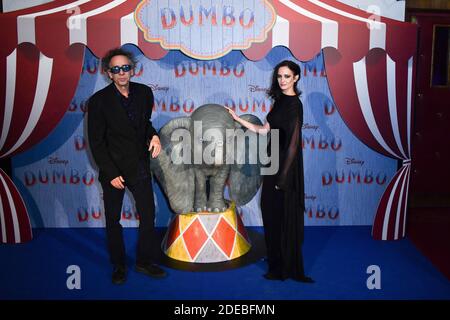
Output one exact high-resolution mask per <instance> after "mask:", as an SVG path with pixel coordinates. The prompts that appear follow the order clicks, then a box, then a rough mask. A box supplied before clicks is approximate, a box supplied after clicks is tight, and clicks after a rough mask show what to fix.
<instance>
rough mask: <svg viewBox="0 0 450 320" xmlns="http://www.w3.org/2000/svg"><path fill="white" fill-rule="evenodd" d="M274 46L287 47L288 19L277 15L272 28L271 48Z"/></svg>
mask: <svg viewBox="0 0 450 320" xmlns="http://www.w3.org/2000/svg"><path fill="white" fill-rule="evenodd" d="M275 46H285V47H287V48H289V21H288V20H286V19H284V18H282V17H280V16H278V15H277V18H276V20H275V25H274V26H273V28H272V48H273V47H275Z"/></svg>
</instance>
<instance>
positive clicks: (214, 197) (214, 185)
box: [208, 166, 230, 212]
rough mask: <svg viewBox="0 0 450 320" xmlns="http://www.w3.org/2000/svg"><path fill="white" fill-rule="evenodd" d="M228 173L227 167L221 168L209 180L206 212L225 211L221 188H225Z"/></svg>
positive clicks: (225, 206) (228, 168)
mask: <svg viewBox="0 0 450 320" xmlns="http://www.w3.org/2000/svg"><path fill="white" fill-rule="evenodd" d="M229 171H230V167H229V166H223V168H221V169H220V170H219V171H218V172H217V174H215V175H213V176H212V177H211V178H210V191H209V201H208V211H213V212H222V211H225V210H226V209H227V205H226V204H225V201H224V199H223V188H224V187H225V182H226V180H227V177H228V173H229Z"/></svg>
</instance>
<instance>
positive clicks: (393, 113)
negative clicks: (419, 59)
mask: <svg viewBox="0 0 450 320" xmlns="http://www.w3.org/2000/svg"><path fill="white" fill-rule="evenodd" d="M386 56H387V59H386V72H387V88H388V104H389V116H390V118H391V125H392V131H393V133H394V137H395V142H396V143H397V147H398V150H400V152H401V153H402V155H403V159H406V158H407V156H406V154H405V150H404V149H403V145H402V141H401V139H400V129H399V128H398V114H397V82H396V81H395V79H396V76H395V62H394V61H393V60H392V59H391V57H389V55H388V54H386Z"/></svg>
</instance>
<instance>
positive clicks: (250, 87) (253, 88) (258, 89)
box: [248, 84, 269, 92]
mask: <svg viewBox="0 0 450 320" xmlns="http://www.w3.org/2000/svg"><path fill="white" fill-rule="evenodd" d="M248 90H249V91H250V92H268V91H269V90H268V89H267V88H262V87H260V86H258V85H254V84H249V85H248Z"/></svg>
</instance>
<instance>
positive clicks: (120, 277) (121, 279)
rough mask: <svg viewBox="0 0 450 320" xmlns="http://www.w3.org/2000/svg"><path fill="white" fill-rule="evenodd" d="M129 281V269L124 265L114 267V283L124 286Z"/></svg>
mask: <svg viewBox="0 0 450 320" xmlns="http://www.w3.org/2000/svg"><path fill="white" fill-rule="evenodd" d="M126 280H127V268H126V267H125V266H124V265H116V266H114V269H113V273H112V283H114V284H122V283H125V281H126Z"/></svg>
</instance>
